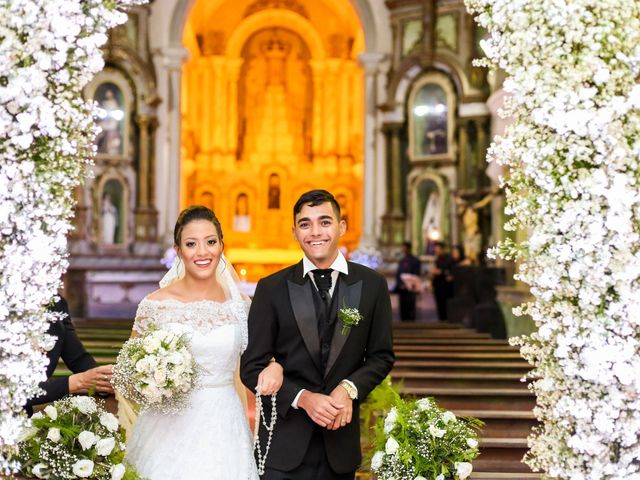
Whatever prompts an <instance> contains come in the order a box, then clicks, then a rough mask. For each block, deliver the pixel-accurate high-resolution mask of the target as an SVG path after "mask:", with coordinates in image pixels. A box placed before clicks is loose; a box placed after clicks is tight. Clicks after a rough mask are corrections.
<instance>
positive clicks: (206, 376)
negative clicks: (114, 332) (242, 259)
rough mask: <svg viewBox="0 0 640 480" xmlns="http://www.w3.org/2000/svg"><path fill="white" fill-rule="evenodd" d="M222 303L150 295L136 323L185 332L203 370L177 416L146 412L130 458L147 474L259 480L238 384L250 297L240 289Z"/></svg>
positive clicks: (151, 478) (158, 479) (162, 478)
mask: <svg viewBox="0 0 640 480" xmlns="http://www.w3.org/2000/svg"><path fill="white" fill-rule="evenodd" d="M233 290H234V289H233V288H232V293H231V297H230V298H229V299H228V300H227V301H225V302H223V303H219V302H213V301H208V300H204V301H198V302H190V303H183V302H180V301H178V300H173V299H169V300H151V299H148V298H145V299H144V300H142V302H141V303H140V305H139V306H138V312H137V314H136V320H135V323H134V327H133V328H134V330H135V331H136V332H138V333H139V334H141V333H143V332H144V331H145V329H146V328H148V326H149V325H151V324H153V325H158V326H161V327H162V328H164V329H170V330H172V331H177V332H186V333H188V334H189V336H190V338H191V351H192V353H193V355H194V357H195V359H196V362H197V363H198V366H199V367H200V369H201V373H200V376H199V379H198V386H197V387H196V389H195V390H194V391H193V392H192V394H191V395H190V401H189V406H188V407H187V408H186V410H184V411H183V412H181V413H180V414H176V415H168V414H166V415H165V414H157V413H149V412H145V413H142V414H141V415H140V416H139V417H138V420H137V422H136V424H135V426H134V429H133V433H132V436H131V439H130V440H129V442H128V445H127V457H126V460H127V461H128V462H129V463H131V464H132V465H133V466H134V467H135V468H136V469H137V471H138V473H139V474H140V476H141V477H143V478H146V479H148V480H180V479H184V480H245V479H248V480H258V473H257V469H256V464H255V460H254V457H253V445H252V439H251V433H250V430H249V424H248V421H247V416H246V414H245V412H244V409H243V406H242V403H241V401H240V398H239V397H238V394H237V392H236V389H235V387H234V375H235V372H236V368H237V365H238V360H239V357H240V354H241V353H242V351H243V350H244V348H246V345H247V313H248V307H249V304H248V302H247V301H245V300H244V299H242V297H241V296H240V293H239V292H237V291H236V292H235V293H233Z"/></svg>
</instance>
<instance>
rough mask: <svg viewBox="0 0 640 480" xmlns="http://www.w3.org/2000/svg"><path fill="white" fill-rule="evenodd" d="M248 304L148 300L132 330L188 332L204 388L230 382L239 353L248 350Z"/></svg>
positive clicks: (229, 301) (231, 301)
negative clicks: (153, 328) (157, 329)
mask: <svg viewBox="0 0 640 480" xmlns="http://www.w3.org/2000/svg"><path fill="white" fill-rule="evenodd" d="M248 313H249V302H248V301H245V300H243V299H242V298H230V299H229V300H227V301H225V302H214V301H210V300H201V301H197V302H188V303H185V302H181V301H179V300H175V299H167V300H152V299H149V298H145V299H143V300H142V302H140V304H139V305H138V311H137V313H136V319H135V322H134V324H133V330H134V331H135V332H137V333H138V334H142V333H144V332H145V331H146V330H147V329H148V328H149V327H151V326H156V327H159V328H164V329H167V330H171V331H174V332H179V333H187V334H188V335H189V337H190V340H191V352H192V353H193V355H194V357H195V360H196V362H197V363H198V366H199V367H200V368H201V370H202V375H201V378H200V380H201V382H199V383H201V385H203V386H205V387H207V386H216V385H218V384H220V383H226V382H231V381H232V380H233V374H234V372H235V369H236V366H237V364H238V359H239V357H240V354H241V353H242V352H243V351H244V349H245V348H246V347H247V341H248V332H247V315H248Z"/></svg>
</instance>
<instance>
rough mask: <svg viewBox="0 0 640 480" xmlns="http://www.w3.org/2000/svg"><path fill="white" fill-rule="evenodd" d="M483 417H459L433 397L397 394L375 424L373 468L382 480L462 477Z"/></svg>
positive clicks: (466, 472)
mask: <svg viewBox="0 0 640 480" xmlns="http://www.w3.org/2000/svg"><path fill="white" fill-rule="evenodd" d="M481 426H482V422H481V421H480V420H478V419H475V418H460V417H456V416H455V414H453V413H452V412H449V411H445V410H443V409H441V408H440V407H439V406H438V405H437V404H436V403H435V401H434V400H432V399H431V398H422V399H420V400H413V401H406V400H402V399H399V400H398V401H397V403H396V405H395V406H394V407H393V408H391V410H390V411H389V413H388V414H387V416H386V417H385V418H384V420H382V419H380V421H379V422H378V424H377V425H376V440H375V443H376V445H375V446H376V449H377V451H376V453H374V455H373V457H372V459H371V469H372V470H373V471H374V472H376V474H377V478H378V479H380V480H392V479H396V478H403V479H410V480H423V479H430V480H431V479H435V480H451V479H455V480H464V479H466V478H468V477H469V475H471V471H472V470H473V467H472V466H471V461H472V460H473V459H474V458H476V457H477V456H478V454H479V451H478V437H477V433H476V430H477V429H478V428H480V427H481Z"/></svg>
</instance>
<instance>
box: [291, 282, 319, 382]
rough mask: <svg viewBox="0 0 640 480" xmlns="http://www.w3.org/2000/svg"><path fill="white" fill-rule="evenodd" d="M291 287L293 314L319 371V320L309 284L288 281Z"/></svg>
mask: <svg viewBox="0 0 640 480" xmlns="http://www.w3.org/2000/svg"><path fill="white" fill-rule="evenodd" d="M287 284H288V287H289V298H290V300H291V307H292V308H293V314H294V316H295V317H296V322H297V323H298V328H299V329H300V333H301V334H302V339H303V340H304V344H305V345H306V346H307V350H309V354H310V355H311V358H312V359H313V363H315V365H316V367H318V370H321V367H320V338H319V337H318V320H317V319H316V311H315V308H314V306H313V296H312V293H311V289H310V288H309V284H308V283H304V284H302V285H300V284H298V283H295V282H292V281H291V280H288V281H287Z"/></svg>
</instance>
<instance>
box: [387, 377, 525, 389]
mask: <svg viewBox="0 0 640 480" xmlns="http://www.w3.org/2000/svg"><path fill="white" fill-rule="evenodd" d="M488 375H490V374H487V376H488ZM392 378H393V379H394V380H399V381H402V385H403V386H404V388H406V389H415V388H460V389H462V388H477V387H481V388H492V389H503V388H523V389H526V388H527V384H526V383H524V384H520V383H519V382H517V381H514V380H511V379H508V380H503V379H499V378H498V379H490V378H486V377H485V376H484V375H482V374H478V375H476V376H475V377H470V378H458V379H456V378H455V375H453V376H452V377H450V378H446V377H440V378H438V377H436V378H432V379H424V378H418V379H416V378H411V377H407V376H402V375H397V374H393V376H392Z"/></svg>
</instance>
